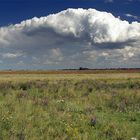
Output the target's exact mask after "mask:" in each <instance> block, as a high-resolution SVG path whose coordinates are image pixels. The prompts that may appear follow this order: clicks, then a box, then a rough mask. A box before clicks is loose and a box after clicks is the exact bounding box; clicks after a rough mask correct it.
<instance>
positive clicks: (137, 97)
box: [0, 72, 140, 140]
mask: <svg viewBox="0 0 140 140" xmlns="http://www.w3.org/2000/svg"><path fill="white" fill-rule="evenodd" d="M131 139H132V140H140V73H135V72H134V73H128V72H127V73H124V72H123V73H118V72H117V73H114V72H113V73H107V72H105V73H102V72H100V73H92V74H87V73H83V74H81V73H79V74H78V73H71V74H70V73H68V74H67V73H59V74H58V73H52V74H51V73H49V74H48V73H43V74H41V73H37V74H36V73H34V72H33V73H26V72H25V73H20V72H19V73H16V72H15V73H9V72H8V73H5V72H3V73H0V140H131Z"/></svg>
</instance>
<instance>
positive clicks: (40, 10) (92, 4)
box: [0, 0, 140, 26]
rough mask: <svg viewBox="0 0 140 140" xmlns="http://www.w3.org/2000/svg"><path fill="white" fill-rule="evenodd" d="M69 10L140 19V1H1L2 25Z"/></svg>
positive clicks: (0, 16)
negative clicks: (127, 15) (94, 10)
mask: <svg viewBox="0 0 140 140" xmlns="http://www.w3.org/2000/svg"><path fill="white" fill-rule="evenodd" d="M67 8H95V9H97V10H100V11H107V12H111V13H113V14H114V15H116V16H121V17H122V18H123V19H127V20H130V21H132V20H133V18H127V17H125V16H124V14H126V13H130V14H132V15H135V16H138V17H140V1H139V0H132V1H131V0H114V1H113V2H110V1H107V0H0V19H1V20H0V25H1V26H4V25H8V24H11V23H17V22H20V21H22V20H25V19H29V18H32V17H34V16H37V17H40V16H46V15H49V14H51V13H56V12H60V11H62V10H65V9H67Z"/></svg>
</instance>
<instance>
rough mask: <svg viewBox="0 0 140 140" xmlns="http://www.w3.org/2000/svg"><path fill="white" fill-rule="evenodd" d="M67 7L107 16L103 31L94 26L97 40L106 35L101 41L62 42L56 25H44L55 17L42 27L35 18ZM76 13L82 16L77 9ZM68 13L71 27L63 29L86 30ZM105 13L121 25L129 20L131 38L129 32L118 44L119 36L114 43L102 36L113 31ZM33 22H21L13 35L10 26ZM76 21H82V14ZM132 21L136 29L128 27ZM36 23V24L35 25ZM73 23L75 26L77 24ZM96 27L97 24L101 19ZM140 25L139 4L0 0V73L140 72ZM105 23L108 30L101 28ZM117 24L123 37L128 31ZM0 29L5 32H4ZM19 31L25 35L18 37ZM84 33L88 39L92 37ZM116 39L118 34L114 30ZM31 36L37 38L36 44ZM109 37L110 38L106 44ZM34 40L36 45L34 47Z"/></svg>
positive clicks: (99, 0)
mask: <svg viewBox="0 0 140 140" xmlns="http://www.w3.org/2000/svg"><path fill="white" fill-rule="evenodd" d="M68 8H74V9H78V8H83V9H89V8H91V9H96V10H97V11H99V12H101V11H106V12H107V13H108V15H107V18H106V19H107V20H108V21H107V22H105V23H104V25H103V26H105V27H102V24H101V23H100V24H98V28H99V29H98V30H99V31H100V32H102V33H103V34H101V35H100V36H103V39H104V36H105V37H107V39H106V40H105V41H101V40H103V39H101V38H100V39H101V40H100V42H99V41H96V42H92V41H93V40H96V38H97V37H98V36H99V35H98V36H96V35H93V37H94V38H92V39H91V40H92V41H91V42H90V41H89V40H88V39H87V38H84V39H85V40H86V41H87V40H88V41H87V42H86V41H85V42H86V43H85V42H82V41H83V38H80V39H82V41H81V42H82V43H79V42H78V41H77V40H76V39H77V38H74V37H72V35H70V36H67V34H66V35H65V37H64V36H63V29H62V28H61V27H60V30H58V31H56V29H55V28H56V27H55V26H56V25H54V26H51V27H50V24H49V22H50V21H51V23H52V24H53V23H54V21H53V20H54V17H52V18H51V19H50V21H49V20H48V19H47V20H46V21H45V23H42V20H41V19H40V17H47V16H49V15H50V14H56V13H58V12H61V11H63V10H66V9H68ZM78 12H81V11H80V10H79V11H78ZM69 13H71V14H73V15H72V16H71V17H70V18H69V19H70V20H72V21H73V24H72V25H73V26H75V27H73V26H72V27H71V24H70V25H69V23H67V22H66V24H67V25H69V26H68V29H70V28H73V29H74V30H75V31H77V30H79V28H78V27H77V26H78V25H81V26H84V25H85V22H86V21H84V23H83V22H82V23H81V19H80V21H76V19H75V16H76V17H77V11H74V12H72V11H70V12H69ZM82 13H83V14H87V15H88V13H90V14H91V17H93V19H94V15H95V14H96V12H95V13H94V12H92V11H84V12H82ZM109 13H111V14H113V16H114V18H118V19H120V20H121V21H124V20H126V21H128V22H129V24H130V28H129V30H130V29H133V30H134V31H133V32H132V33H134V35H133V36H132V35H131V34H132V33H131V32H130V33H129V34H130V37H128V38H127V37H124V36H123V37H124V40H121V39H119V37H120V35H118V36H119V37H118V36H117V37H116V40H115V41H114V36H113V35H111V36H110V33H107V35H108V34H109V36H107V35H106V32H105V33H104V32H103V31H104V30H110V32H112V30H111V28H112V26H111V22H112V18H111V19H110V17H109ZM64 14H65V18H67V17H68V15H67V13H64ZM33 17H37V18H38V20H37V21H36V26H35V27H34V25H32V24H31V25H29V24H27V25H26V23H25V24H24V25H22V31H19V30H18V31H16V33H15V32H14V33H13V29H14V30H17V28H16V27H15V24H17V23H20V22H22V21H25V20H27V19H29V20H31V21H32V18H33ZM56 18H57V21H56V23H57V24H58V23H59V24H60V20H59V16H57V17H56ZM79 18H81V15H80V16H79ZM86 18H87V17H86ZM101 18H102V17H101ZM89 20H90V19H89ZM113 20H115V19H113ZM33 21H34V20H33ZM43 21H44V20H43ZM134 21H136V22H137V23H138V24H136V25H132V27H131V24H132V22H134ZM37 22H39V24H38V23H37ZM40 22H41V23H40ZM77 22H78V25H76V24H77ZM98 22H100V20H99V21H98ZM115 22H116V21H114V27H113V28H115V26H116V28H118V27H117V26H118V25H117V24H116V23H115ZM56 23H55V24H56ZM139 23H140V0H0V27H1V30H2V31H1V32H0V35H1V36H2V37H0V63H1V65H0V69H59V68H60V69H61V68H77V67H80V66H83V67H91V68H106V67H109V68H110V67H140V63H139V60H140V55H139V49H140V48H139V45H140V44H139V41H140V40H139V39H138V37H139V34H140V32H139V30H140V25H139ZM61 24H64V25H63V27H65V28H66V27H67V26H66V25H65V21H64V23H61ZM86 24H89V23H86ZM107 24H108V26H106V25H107ZM121 24H122V26H123V25H124V28H122V31H124V32H128V27H126V26H128V25H127V24H125V23H123V22H122V23H121ZM23 26H24V27H23ZM27 26H28V30H31V32H29V31H27V29H26V27H27ZM42 26H43V28H42ZM48 26H49V27H48ZM57 26H59V25H57ZM81 26H80V27H81ZM4 27H5V28H6V29H3V28H4ZM96 27H97V26H96ZM108 27H109V29H108ZM48 28H49V30H48ZM83 28H84V30H88V26H87V25H86V27H83ZM94 28H95V26H94V24H93V25H92V28H90V29H91V30H95V29H94ZM126 28H127V29H126ZM101 29H102V30H101ZM50 30H51V31H52V30H53V32H55V33H57V35H56V34H55V35H54V33H51V35H52V38H53V41H52V40H51V41H50V38H49V36H50ZM136 30H137V32H136ZM19 32H20V33H19ZM21 32H22V33H21ZM23 32H24V33H25V32H26V33H25V34H23ZM60 32H61V33H60ZM58 33H59V34H58ZM76 33H77V32H76ZM17 34H18V36H17ZM29 34H30V38H29ZM40 34H41V35H40ZM42 34H43V35H42ZM70 34H71V32H70ZM89 34H90V35H91V34H93V32H92V33H91V32H90V33H89ZM116 34H120V33H118V32H117V31H116ZM10 35H11V36H10ZM74 35H75V34H74ZM82 35H83V34H82ZM82 35H81V36H82ZM62 36H63V37H62ZM81 36H80V37H81ZM126 36H127V34H126ZM36 37H37V39H38V41H37V42H36ZM5 38H6V39H5ZM109 38H111V39H110V40H109ZM126 38H127V39H126ZM80 39H79V40H80ZM1 40H2V41H1ZM17 40H18V41H17ZM20 40H21V41H20ZM44 40H49V41H50V43H48V42H47V43H46V42H45V41H44ZM75 40H76V41H75ZM132 40H133V41H132ZM23 41H24V42H23ZM39 41H41V42H40V43H39ZM3 42H4V43H3ZM5 42H6V43H5ZM25 42H27V43H25ZM84 43H85V44H84ZM87 44H90V45H87ZM91 44H92V45H91ZM85 46H88V47H85ZM97 46H99V47H97ZM100 46H101V47H100ZM120 53H121V54H120ZM116 54H117V55H116ZM95 57H96V58H95ZM120 58H121V60H120ZM116 62H117V63H116ZM68 63H69V64H68Z"/></svg>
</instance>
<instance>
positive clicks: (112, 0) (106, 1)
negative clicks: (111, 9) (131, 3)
mask: <svg viewBox="0 0 140 140" xmlns="http://www.w3.org/2000/svg"><path fill="white" fill-rule="evenodd" d="M113 2H114V0H105V3H113Z"/></svg>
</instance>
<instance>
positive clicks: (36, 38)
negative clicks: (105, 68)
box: [0, 8, 140, 67]
mask: <svg viewBox="0 0 140 140" xmlns="http://www.w3.org/2000/svg"><path fill="white" fill-rule="evenodd" d="M126 46H130V47H131V48H133V52H130V51H129V50H126V51H124V48H126ZM139 47H140V23H139V22H136V21H135V22H132V23H129V22H128V21H125V20H124V21H123V20H121V19H119V18H117V17H115V16H113V15H112V14H111V13H108V12H101V11H98V10H95V9H82V8H79V9H67V10H64V11H61V12H59V13H56V14H51V15H48V16H46V17H40V18H37V17H34V18H32V19H29V20H25V21H22V22H21V23H18V24H15V25H10V26H6V27H0V50H1V52H3V55H2V57H3V59H4V58H16V57H18V58H19V57H23V56H22V55H19V54H15V53H10V51H11V52H14V51H15V52H18V51H19V52H21V53H24V54H26V55H25V56H26V57H24V58H23V60H20V61H22V62H23V63H24V62H25V63H30V64H31V63H32V62H31V60H33V62H35V59H30V58H36V60H38V62H40V61H41V62H42V64H46V65H47V64H48V63H49V64H55V62H56V63H60V62H61V63H62V67H63V66H65V64H66V63H67V62H69V61H74V60H69V59H71V58H72V57H71V56H73V55H74V54H77V53H78V55H75V56H77V57H73V58H75V59H76V61H75V62H77V63H80V62H79V60H81V59H82V58H83V59H84V60H86V58H87V57H89V58H90V56H91V54H90V56H88V55H87V53H83V52H84V50H86V49H89V50H91V51H94V53H92V57H93V54H95V52H96V55H94V57H95V56H96V58H97V57H101V58H102V59H103V57H109V56H110V55H108V52H105V50H108V51H109V53H111V52H110V51H112V53H114V50H117V49H120V50H121V51H116V53H118V54H120V53H122V52H124V55H123V56H125V58H126V57H129V58H130V57H134V56H135V54H137V53H135V50H139ZM98 53H100V55H98ZM44 56H45V57H44ZM114 57H115V56H114ZM137 57H139V55H138V54H137ZM24 59H25V60H24ZM26 59H29V61H26ZM87 60H88V59H87ZM94 60H95V59H94ZM96 60H97V59H96ZM93 63H94V62H93ZM85 65H86V62H85Z"/></svg>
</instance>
